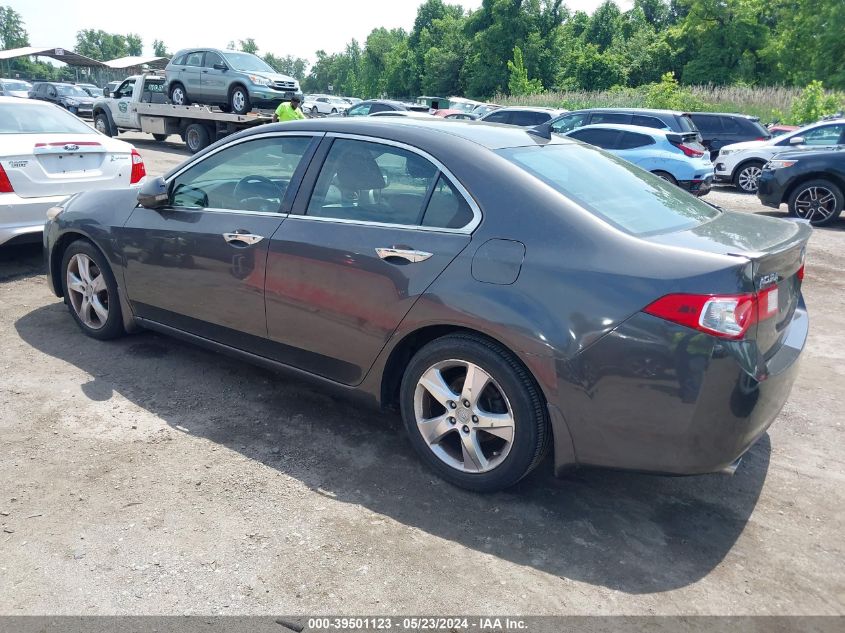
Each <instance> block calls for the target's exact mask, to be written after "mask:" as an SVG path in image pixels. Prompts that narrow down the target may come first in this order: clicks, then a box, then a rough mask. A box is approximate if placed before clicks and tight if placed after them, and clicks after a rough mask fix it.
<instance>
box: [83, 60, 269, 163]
mask: <svg viewBox="0 0 845 633" xmlns="http://www.w3.org/2000/svg"><path fill="white" fill-rule="evenodd" d="M93 114H94V126H95V127H96V128H97V131H99V132H102V133H103V134H105V135H106V136H117V135H118V134H119V133H120V132H121V131H125V130H139V131H141V132H147V133H148V134H152V135H153V138H155V139H156V140H157V141H163V140H164V139H166V138H167V137H168V136H170V135H171V134H178V135H179V136H181V137H182V140H183V141H185V144H186V145H187V146H188V149H189V150H190V151H191V153H192V154H196V153H197V152H198V151H200V150H201V149H203V148H205V147H206V146H208V145H210V144H211V143H213V142H215V141H216V140H218V139H220V138H223V137H224V136H227V135H229V134H233V133H235V132H239V131H240V130H243V129H246V128H249V127H253V126H255V125H261V124H263V123H269V122H270V121H271V117H270V116H267V115H264V114H252V113H250V114H228V113H226V112H221V111H220V110H218V109H216V108H211V107H209V106H200V105H189V106H178V105H172V104H170V103H168V102H167V96H166V95H165V93H164V77H162V76H161V75H154V74H143V75H134V76H132V77H127V78H126V79H125V80H124V81H123V82H122V83H121V84H120V85H119V86H117V88H115V90H114V91H112V92H111V93H104V94H103V97H102V98H100V99H97V101H95V102H94V111H93Z"/></svg>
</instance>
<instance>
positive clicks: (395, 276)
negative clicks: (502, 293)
mask: <svg viewBox="0 0 845 633" xmlns="http://www.w3.org/2000/svg"><path fill="white" fill-rule="evenodd" d="M324 144H330V145H331V147H330V148H329V150H328V153H327V156H326V159H325V161H324V162H323V163H322V165H320V164H319V162H320V161H317V160H315V161H314V164H312V166H311V169H309V172H308V175H307V176H306V179H305V181H304V182H303V186H302V187H301V188H300V194H299V196H298V197H297V200H296V203H295V206H294V213H293V214H292V215H291V216H290V217H289V218H288V219H287V220H286V221H285V222H284V224H283V225H282V226H281V227H280V228H279V230H278V231H277V232H276V234H275V235H274V236H273V239H272V240H271V241H270V253H269V257H268V261H267V282H266V285H265V288H266V304H267V321H268V332H269V335H270V339H271V340H272V341H274V342H275V343H277V345H273V350H274V353H275V354H278V357H277V358H278V360H280V361H282V362H285V363H287V364H289V365H293V366H295V367H299V368H301V369H305V370H307V371H310V372H312V373H316V374H319V375H322V376H325V377H328V378H331V379H333V380H336V381H338V382H341V383H344V384H358V383H360V382H361V380H363V378H364V376H365V375H366V373H367V371H368V370H369V368H370V367H371V366H372V364H373V362H374V361H375V359H376V357H377V355H378V354H379V352H380V351H381V350H382V348H383V347H384V345H385V344H386V342H387V340H388V339H389V338H390V336H391V335H392V333H393V332H394V331H395V330H396V328H397V327H398V325H399V323H400V322H401V321H402V319H403V318H404V316H405V315H406V314H407V313H408V311H409V310H410V309H411V307H412V306H413V304H414V302H415V301H416V300H417V299H418V298H419V297H420V295H422V294H423V293H424V292H425V291H426V289H427V288H428V287H429V285H431V283H432V282H433V281H434V279H435V278H437V276H438V275H439V274H440V273H441V272H442V271H443V269H444V268H446V266H448V265H449V263H450V262H451V261H452V260H453V259H454V258H455V257H456V256H457V255H458V254H459V253H460V252H461V250H463V249H464V248H465V247H466V245H467V244H468V243H469V241H470V232H471V230H472V229H473V228H474V226H475V224H477V222H478V219H479V218H480V214H479V213H478V211H477V209H475V207H474V206H471V205H470V203H469V202H468V200H467V197H466V196H465V195H464V194H463V193H462V191H461V189H460V188H459V187H457V186H456V185H455V183H454V181H453V180H452V179H451V177H450V176H448V175H445V174H443V173H442V172H441V170H440V169H439V166H438V165H436V164H434V163H433V162H432V161H431V160H429V159H428V158H427V157H425V156H422V155H421V154H419V153H417V152H415V151H413V150H412V149H411V148H404V147H397V146H393V145H386V144H381V143H379V142H377V141H372V142H370V141H363V140H353V139H347V138H335V139H331V138H327V139H326V140H325V141H324ZM324 148H325V145H324V146H323V147H321V154H322V153H323V150H324ZM474 209H475V210H474Z"/></svg>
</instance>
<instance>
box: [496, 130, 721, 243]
mask: <svg viewBox="0 0 845 633" xmlns="http://www.w3.org/2000/svg"><path fill="white" fill-rule="evenodd" d="M496 153H497V154H499V155H500V156H502V157H503V158H505V159H506V160H508V161H509V162H511V163H513V164H514V165H516V166H517V167H519V168H521V169H523V170H524V171H526V172H527V173H529V174H531V175H532V176H534V177H535V178H536V179H537V180H538V181H540V182H542V183H545V184H546V185H548V186H549V187H551V188H552V189H554V190H555V191H557V192H559V193H560V194H562V195H563V196H564V197H566V198H568V199H569V200H572V201H573V202H575V203H577V204H578V205H580V206H581V207H583V208H584V209H586V210H587V211H589V212H590V213H592V214H593V215H595V216H597V217H599V218H601V219H603V220H604V221H605V222H607V223H609V224H611V225H613V226H616V227H617V228H619V229H621V230H623V231H626V232H627V233H630V234H632V235H637V236H645V235H654V234H658V233H669V232H672V231H681V230H686V229H690V228H693V227H695V226H698V225H700V224H703V223H705V222H707V221H708V220H711V219H713V218H715V217H717V216H718V215H719V213H720V212H719V211H718V210H717V209H715V208H713V207H711V206H709V205H708V204H705V203H704V202H702V201H701V200H699V199H698V198H695V197H693V196H691V195H689V194H688V193H686V192H685V191H683V190H682V189H680V188H679V187H676V186H675V185H671V184H669V183H667V182H666V181H664V180H662V179H660V178H658V177H657V176H654V175H653V174H649V173H648V172H645V171H643V170H641V169H639V168H638V167H636V166H635V165H633V164H631V163H629V162H627V161H625V160H623V159H621V158H617V157H615V156H611V155H608V154H605V153H604V152H601V151H600V150H598V149H595V148H593V147H588V146H585V145H576V144H574V143H573V144H569V145H546V146H539V145H535V146H529V147H513V148H509V149H501V150H497V151H496ZM608 183H613V186H612V187H609V186H608ZM643 209H648V213H643Z"/></svg>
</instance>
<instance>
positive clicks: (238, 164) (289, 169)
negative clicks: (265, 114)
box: [170, 136, 311, 212]
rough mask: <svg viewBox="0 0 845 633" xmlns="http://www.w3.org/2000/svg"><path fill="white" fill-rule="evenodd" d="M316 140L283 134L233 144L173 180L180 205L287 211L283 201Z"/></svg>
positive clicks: (172, 192)
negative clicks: (300, 165) (293, 177)
mask: <svg viewBox="0 0 845 633" xmlns="http://www.w3.org/2000/svg"><path fill="white" fill-rule="evenodd" d="M310 143H311V138H310V137H307V136H279V137H273V138H263V139H256V140H254V141H246V142H244V143H238V144H236V145H232V146H230V147H228V148H226V149H224V150H221V151H219V152H217V153H216V154H213V155H212V156H209V157H208V158H206V159H205V160H202V161H200V162H199V163H198V164H196V165H194V166H193V167H191V168H189V169H188V170H187V171H186V172H184V173H183V174H181V175H179V176H178V177H177V178H176V179H174V180H173V182H172V183H171V187H170V204H171V205H172V206H174V207H182V208H185V207H186V208H201V209H231V210H233V211H265V212H277V211H280V210H281V205H282V199H283V198H284V196H285V192H286V191H287V188H288V184H290V180H291V178H292V176H293V173H294V171H296V168H297V166H298V165H299V163H300V161H301V160H302V157H303V156H304V155H305V152H306V151H307V150H308V146H309V144H310Z"/></svg>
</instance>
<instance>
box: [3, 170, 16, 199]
mask: <svg viewBox="0 0 845 633" xmlns="http://www.w3.org/2000/svg"><path fill="white" fill-rule="evenodd" d="M14 191H15V190H14V188H13V187H12V183H11V182H10V181H9V177H8V176H7V175H6V170H5V169H3V165H0V193H14Z"/></svg>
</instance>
